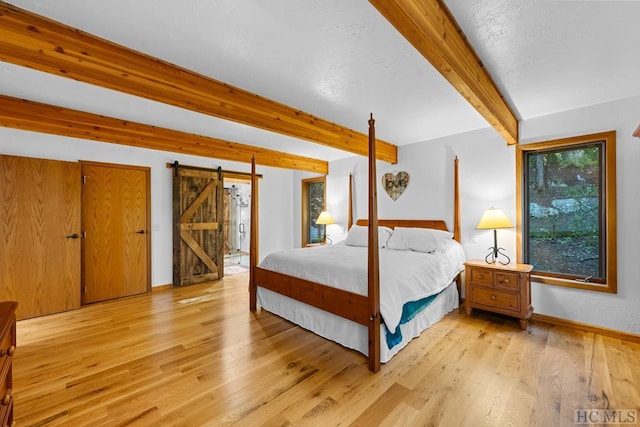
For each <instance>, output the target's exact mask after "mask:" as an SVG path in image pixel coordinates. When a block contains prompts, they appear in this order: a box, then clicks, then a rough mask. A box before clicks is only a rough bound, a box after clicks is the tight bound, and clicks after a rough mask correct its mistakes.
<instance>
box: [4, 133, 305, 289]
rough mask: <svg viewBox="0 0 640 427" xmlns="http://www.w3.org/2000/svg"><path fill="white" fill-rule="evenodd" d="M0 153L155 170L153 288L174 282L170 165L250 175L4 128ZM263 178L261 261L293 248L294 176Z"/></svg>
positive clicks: (276, 172) (238, 166)
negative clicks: (117, 164) (191, 166)
mask: <svg viewBox="0 0 640 427" xmlns="http://www.w3.org/2000/svg"><path fill="white" fill-rule="evenodd" d="M0 154H8V155H15V156H25V157H37V158H45V159H53V160H66V161H78V160H88V161H97V162H105V163H121V164H128V165H136V166H148V167H150V168H151V224H152V230H151V254H152V259H151V270H152V273H151V283H152V286H158V285H164V284H169V283H171V281H172V263H173V258H172V257H173V255H172V184H171V182H172V175H171V172H172V169H167V168H166V163H172V162H173V161H175V160H177V161H178V162H180V163H182V164H185V165H194V166H202V167H210V168H217V167H218V166H221V167H222V168H223V169H226V170H233V171H238V172H251V165H248V164H245V163H238V162H229V161H222V160H216V159H210V158H204V157H198V156H188V155H180V154H176V153H167V152H162V151H156V150H146V149H141V148H135V147H127V146H123V145H117V144H108V143H101V142H94V141H85V140H80V139H75V138H66V137H60V136H55V135H46V134H39V133H34V132H25V131H19V130H14V129H7V128H0ZM256 171H257V173H259V174H262V175H263V178H262V179H261V180H260V183H259V192H260V195H259V197H260V200H259V214H260V224H261V227H260V231H259V236H260V239H259V243H260V250H259V254H260V257H261V258H263V257H264V256H265V255H267V254H268V253H270V252H273V251H275V250H280V249H288V248H291V247H292V242H293V235H292V229H291V223H292V221H293V217H292V215H293V208H292V198H291V193H292V190H291V186H292V182H293V179H292V175H293V173H292V172H291V171H289V170H285V169H277V168H269V167H260V166H258V167H256Z"/></svg>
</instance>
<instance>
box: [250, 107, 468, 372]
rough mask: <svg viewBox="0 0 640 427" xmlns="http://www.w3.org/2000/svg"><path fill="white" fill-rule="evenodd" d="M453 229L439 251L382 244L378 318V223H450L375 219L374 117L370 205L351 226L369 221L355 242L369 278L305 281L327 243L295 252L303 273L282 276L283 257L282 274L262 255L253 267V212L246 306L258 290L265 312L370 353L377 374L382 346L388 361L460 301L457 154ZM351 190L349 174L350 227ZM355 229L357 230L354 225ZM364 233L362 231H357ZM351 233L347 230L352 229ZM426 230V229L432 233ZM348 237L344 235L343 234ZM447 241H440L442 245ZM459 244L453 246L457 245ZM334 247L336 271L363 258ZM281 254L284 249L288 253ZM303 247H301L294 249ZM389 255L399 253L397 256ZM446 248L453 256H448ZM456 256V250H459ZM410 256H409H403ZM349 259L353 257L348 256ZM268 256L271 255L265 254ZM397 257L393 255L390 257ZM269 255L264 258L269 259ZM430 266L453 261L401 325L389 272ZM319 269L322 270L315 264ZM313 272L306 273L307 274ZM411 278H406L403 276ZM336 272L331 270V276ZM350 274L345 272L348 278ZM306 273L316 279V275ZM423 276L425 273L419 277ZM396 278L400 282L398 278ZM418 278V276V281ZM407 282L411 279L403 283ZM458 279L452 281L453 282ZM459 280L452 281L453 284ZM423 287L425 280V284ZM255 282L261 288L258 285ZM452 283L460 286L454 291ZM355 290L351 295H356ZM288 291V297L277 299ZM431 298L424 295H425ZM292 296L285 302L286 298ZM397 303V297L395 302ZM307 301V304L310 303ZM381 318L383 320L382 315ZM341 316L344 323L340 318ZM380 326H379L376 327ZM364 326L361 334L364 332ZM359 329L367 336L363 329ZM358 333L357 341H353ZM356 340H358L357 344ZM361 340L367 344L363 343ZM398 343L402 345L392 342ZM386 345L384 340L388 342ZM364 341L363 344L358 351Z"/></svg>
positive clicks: (412, 225) (434, 225)
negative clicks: (362, 236) (397, 267)
mask: <svg viewBox="0 0 640 427" xmlns="http://www.w3.org/2000/svg"><path fill="white" fill-rule="evenodd" d="M454 171H455V175H454V199H455V200H454V232H453V239H451V238H450V236H451V234H450V233H449V237H448V240H450V241H451V244H449V243H446V245H449V246H446V248H445V246H442V250H438V251H429V253H419V252H413V251H409V252H404V253H401V252H402V251H394V250H386V249H383V251H384V252H383V257H382V258H383V259H382V261H383V264H384V265H385V268H386V270H385V273H386V274H385V287H383V292H382V293H383V295H385V299H384V300H383V314H384V316H383V315H381V301H380V298H381V290H380V264H381V260H380V245H383V246H384V245H385V244H386V242H379V237H378V233H379V227H382V228H383V229H384V228H385V227H389V228H391V229H394V228H396V227H399V228H398V230H400V228H403V229H404V230H403V231H409V230H410V229H414V230H415V229H419V228H422V229H434V230H441V231H439V232H433V233H442V234H447V233H445V231H447V227H446V224H445V222H444V221H440V220H378V216H377V186H376V177H377V174H376V160H375V129H374V120H373V117H372V118H370V120H369V196H368V199H369V200H368V201H369V209H368V220H358V222H357V223H356V226H360V227H362V226H366V227H367V230H366V233H367V239H366V242H364V243H363V244H361V245H356V246H366V258H367V261H366V265H367V268H366V283H365V284H362V283H360V285H358V286H361V287H360V288H356V285H355V282H359V281H360V282H361V281H362V280H363V278H362V277H361V278H360V279H358V277H351V278H349V279H346V278H345V279H344V281H345V282H349V283H348V284H346V283H345V284H344V285H342V284H340V283H339V281H340V280H342V279H340V280H337V279H336V278H335V277H334V279H333V281H332V282H331V283H329V284H323V283H327V282H326V281H323V283H319V282H318V281H316V280H309V279H307V278H304V276H305V274H306V273H305V272H304V271H302V270H307V269H309V270H311V269H310V268H307V266H310V265H311V264H310V261H311V257H312V256H313V255H314V254H318V255H319V257H323V256H327V255H329V256H331V253H330V252H328V248H324V247H320V248H309V249H296V250H293V251H298V254H297V255H298V256H302V258H303V259H302V260H301V261H300V262H301V263H302V264H300V265H302V266H303V267H302V268H300V267H298V269H299V270H300V274H295V275H294V273H286V272H282V271H286V270H287V266H289V267H291V268H293V269H294V270H295V268H296V267H294V265H295V264H294V263H293V262H291V263H290V262H288V261H287V260H286V259H285V261H280V264H281V266H284V268H283V270H282V271H281V272H277V271H272V269H271V267H270V268H265V266H264V265H263V264H265V263H266V264H268V262H267V261H271V260H267V259H265V261H263V264H261V266H260V267H259V266H258V265H257V260H258V257H257V233H255V232H254V230H257V215H254V214H253V212H252V215H251V221H252V226H251V230H252V233H251V256H250V264H251V265H250V275H249V292H250V309H251V310H252V311H254V310H256V309H257V300H258V293H259V292H260V299H261V305H263V308H265V307H264V306H265V304H266V305H267V306H268V307H266V309H267V310H268V311H271V312H274V313H275V314H279V315H281V316H282V317H285V318H287V319H289V320H292V321H294V322H295V323H298V324H300V325H301V326H303V327H306V328H307V329H311V330H313V331H314V332H316V333H318V334H319V335H322V336H325V337H327V338H329V339H332V340H334V341H336V342H339V343H341V344H343V345H345V346H347V347H350V348H355V349H356V350H358V351H360V352H362V353H366V354H367V355H368V360H369V369H370V370H371V371H373V372H377V371H379V370H380V363H381V351H382V361H387V360H388V359H390V358H391V357H392V356H393V354H395V353H396V352H397V351H399V349H400V348H402V347H404V345H406V344H407V343H408V342H409V341H410V340H411V339H412V338H413V337H415V336H417V335H419V333H420V332H421V331H422V330H423V329H425V328H426V327H428V326H429V325H430V324H432V323H435V321H437V320H439V319H440V318H441V317H442V316H444V314H446V313H448V312H449V311H451V310H452V309H453V308H456V307H457V306H458V298H459V289H460V277H459V272H460V271H461V268H462V261H463V260H464V254H463V252H462V249H461V247H460V245H459V244H458V243H457V241H459V237H460V230H459V228H460V225H459V224H460V222H459V202H458V181H457V180H458V178H457V177H458V162H457V158H456V160H455V164H454ZM252 174H254V175H255V163H253V164H252ZM351 187H352V178H351V176H350V178H349V194H350V196H349V220H348V221H349V228H351V223H352V206H351V203H352V202H351V200H352V197H351ZM251 205H252V211H253V210H254V209H256V208H257V198H256V197H252V199H251ZM355 228H356V227H354V229H355ZM360 231H362V230H360ZM350 233H351V231H350ZM430 233H431V232H430ZM347 240H348V239H347ZM443 245H444V243H443ZM456 245H457V246H458V247H455V246H456ZM334 246H335V248H334V249H333V250H334V251H335V250H337V251H339V254H338V255H337V256H336V255H334V256H336V262H335V263H334V265H335V270H336V271H337V272H341V271H344V272H347V273H348V271H347V270H340V268H341V267H339V266H338V265H337V260H338V259H340V258H342V257H344V256H346V255H344V256H343V253H344V254H347V253H349V254H351V253H355V252H358V253H361V255H358V256H364V252H363V251H364V248H353V247H349V246H346V245H342V246H340V245H334ZM293 251H286V252H293ZM299 251H302V252H299ZM394 252H396V253H395V254H394ZM449 252H450V253H451V254H453V255H449ZM460 254H461V255H460ZM408 255H410V256H408ZM445 255H446V256H449V259H453V260H455V261H451V262H449V261H447V259H445V258H437V257H440V256H445ZM349 256H350V255H349ZM270 257H271V255H270ZM394 257H395V258H394ZM410 257H415V258H412V259H411V260H410V261H409V262H408V263H406V264H405V265H404V266H403V267H402V268H403V270H402V272H403V274H405V276H403V275H402V274H396V273H393V274H390V273H391V271H390V270H391V267H389V266H391V265H396V264H400V263H401V260H402V259H407V258H410ZM268 258H269V257H268ZM271 263H272V264H273V263H276V264H277V262H276V261H271ZM430 263H431V264H433V265H435V266H437V268H436V267H427V269H428V268H431V270H434V269H435V270H440V266H441V265H443V264H447V265H448V264H452V266H451V268H450V269H449V270H448V271H447V272H443V273H441V274H440V275H439V277H438V282H439V283H438V284H435V285H433V286H432V285H431V284H430V285H429V286H431V288H430V289H428V290H427V289H422V288H420V292H421V294H420V295H421V297H420V298H421V301H423V300H424V301H425V302H426V300H427V299H428V300H429V301H428V302H426V303H425V306H426V307H427V308H425V309H423V308H422V307H421V309H420V310H421V311H420V312H416V313H415V314H413V313H412V314H411V316H413V317H411V318H410V319H409V320H406V321H405V323H404V324H400V323H398V322H399V321H400V319H399V318H400V316H399V315H397V314H396V312H395V311H397V310H395V311H394V312H393V313H392V311H391V309H390V308H389V306H390V304H388V303H387V300H386V298H389V296H391V298H390V299H397V298H395V295H393V294H389V290H388V289H387V287H388V286H389V285H388V284H387V282H390V281H393V280H392V278H393V277H394V276H398V277H399V278H400V279H401V278H403V277H405V278H406V277H413V276H415V275H416V274H419V275H421V274H423V273H421V272H420V273H415V274H414V272H413V271H410V270H411V269H413V268H414V267H416V268H425V267H422V266H423V264H424V265H429V264H430ZM319 269H320V270H322V269H323V267H320V268H319ZM324 270H334V269H327V268H326V267H324ZM363 270H364V269H362V270H360V273H361V274H360V276H364V271H363ZM310 274H311V273H310ZM407 275H409V276H407ZM334 276H335V274H334ZM346 276H347V275H345V277H346ZM309 277H315V276H313V275H311V276H309ZM421 277H422V276H421ZM400 279H399V280H400ZM421 280H423V279H422V278H421ZM400 281H401V282H402V281H407V282H411V280H400ZM452 282H455V283H452ZM456 284H457V286H456ZM400 285H402V283H398V284H394V285H393V286H394V288H393V289H398V288H399V286H400ZM416 286H417V287H421V286H423V284H419V285H416ZM425 286H426V285H425ZM258 287H259V289H258ZM456 288H457V289H456ZM354 290H355V292H354ZM282 296H285V297H287V298H282ZM427 297H428V298H427ZM289 298H290V299H292V300H295V301H290V300H289ZM283 300H286V301H287V304H293V307H292V308H291V306H287V307H285V305H284V304H283V303H282V301H283ZM408 301H411V299H410V298H409V299H407V300H406V301H402V302H401V303H402V304H406V302H408ZM395 303H396V305H398V304H397V301H395ZM309 306H311V307H309ZM400 311H402V312H403V315H402V316H403V317H404V311H403V310H402V307H400ZM382 317H384V319H382ZM391 317H393V318H394V319H396V318H397V320H398V322H394V323H393V326H392V327H391V328H390V329H389V330H386V329H385V328H386V325H385V324H384V323H383V320H384V321H385V322H386V323H389V321H388V319H389V318H391ZM344 319H346V320H347V321H345V320H344ZM381 324H382V325H381ZM312 325H316V326H318V329H316V328H314V327H313V326H312ZM332 325H337V326H336V328H337V329H338V330H339V331H335V332H334V330H333V329H332V328H333V326H332ZM365 330H366V331H365ZM363 331H365V332H364V334H363V333H362V332H363ZM394 333H399V336H397V337H395V338H393V339H394V340H395V341H394V342H395V344H394V346H395V347H389V348H387V347H382V346H381V335H382V334H384V336H385V337H386V339H387V342H389V336H393V334H394ZM354 337H355V338H354ZM354 340H355V341H358V342H354ZM363 343H364V344H363ZM396 344H399V345H396ZM390 345H391V344H389V346H390ZM363 346H364V348H363Z"/></svg>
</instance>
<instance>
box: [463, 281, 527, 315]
mask: <svg viewBox="0 0 640 427" xmlns="http://www.w3.org/2000/svg"><path fill="white" fill-rule="evenodd" d="M471 301H472V302H474V303H476V304H482V305H486V306H487V307H492V308H498V309H502V310H509V311H513V312H515V313H516V314H517V313H518V312H519V311H520V300H519V295H518V294H512V293H509V292H500V291H496V290H493V289H485V288H476V287H472V288H471Z"/></svg>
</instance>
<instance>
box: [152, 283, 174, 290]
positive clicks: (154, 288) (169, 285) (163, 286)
mask: <svg viewBox="0 0 640 427" xmlns="http://www.w3.org/2000/svg"><path fill="white" fill-rule="evenodd" d="M171 288H173V285H172V284H171V283H169V284H167V285H158V286H152V287H151V292H159V291H166V290H167V289H171Z"/></svg>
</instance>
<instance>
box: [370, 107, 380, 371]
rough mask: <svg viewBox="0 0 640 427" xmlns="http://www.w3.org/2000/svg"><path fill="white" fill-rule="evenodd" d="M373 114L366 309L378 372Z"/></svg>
mask: <svg viewBox="0 0 640 427" xmlns="http://www.w3.org/2000/svg"><path fill="white" fill-rule="evenodd" d="M374 123H375V120H374V119H373V114H371V117H370V119H369V241H368V276H367V277H368V284H369V292H368V299H367V301H368V307H369V370H370V371H371V372H378V371H379V370H380V262H379V249H378V191H377V187H376V180H377V178H376V176H377V175H376V131H375V127H374Z"/></svg>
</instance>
